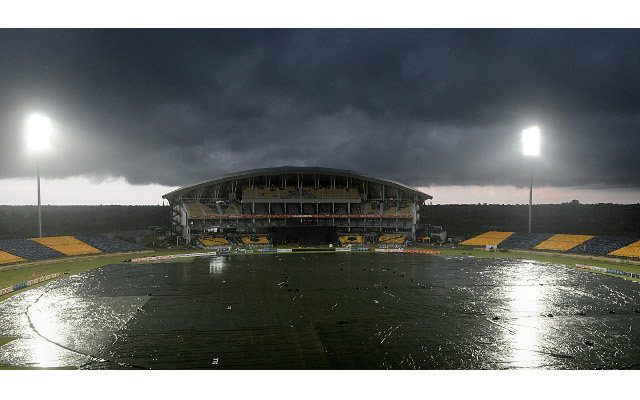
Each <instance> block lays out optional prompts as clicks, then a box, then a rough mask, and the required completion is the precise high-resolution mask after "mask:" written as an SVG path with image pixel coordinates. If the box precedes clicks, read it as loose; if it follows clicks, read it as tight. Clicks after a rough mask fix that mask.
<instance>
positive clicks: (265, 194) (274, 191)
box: [256, 187, 280, 199]
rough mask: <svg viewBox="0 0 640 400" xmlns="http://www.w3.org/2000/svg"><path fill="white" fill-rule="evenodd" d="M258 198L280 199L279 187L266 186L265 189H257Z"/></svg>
mask: <svg viewBox="0 0 640 400" xmlns="http://www.w3.org/2000/svg"><path fill="white" fill-rule="evenodd" d="M256 192H257V194H258V196H257V198H258V199H279V198H280V193H279V192H278V188H274V187H266V188H264V189H256Z"/></svg>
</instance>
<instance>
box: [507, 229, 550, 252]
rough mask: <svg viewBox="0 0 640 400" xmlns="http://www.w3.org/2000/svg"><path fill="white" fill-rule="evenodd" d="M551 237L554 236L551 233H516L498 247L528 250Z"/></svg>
mask: <svg viewBox="0 0 640 400" xmlns="http://www.w3.org/2000/svg"><path fill="white" fill-rule="evenodd" d="M551 236H553V235H551V234H549V233H525V232H516V233H514V234H513V235H511V236H509V237H508V238H506V239H505V240H504V241H503V242H501V243H500V244H499V245H498V247H501V248H508V249H523V250H525V249H526V250H528V249H532V248H534V247H535V246H537V245H539V244H540V243H542V242H544V241H545V240H547V239H549V238H550V237H551Z"/></svg>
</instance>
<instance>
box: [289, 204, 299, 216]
mask: <svg viewBox="0 0 640 400" xmlns="http://www.w3.org/2000/svg"><path fill="white" fill-rule="evenodd" d="M287 214H289V215H300V204H297V203H289V204H287Z"/></svg>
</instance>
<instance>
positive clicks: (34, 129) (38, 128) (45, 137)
mask: <svg viewBox="0 0 640 400" xmlns="http://www.w3.org/2000/svg"><path fill="white" fill-rule="evenodd" d="M50 132H51V120H49V118H47V117H45V116H43V115H38V114H33V115H31V116H29V118H28V119H27V145H28V147H29V149H30V150H31V151H33V152H34V153H35V155H36V176H37V179H38V235H39V237H42V206H41V203H40V162H39V157H38V156H39V154H40V152H41V151H42V150H44V149H46V148H47V147H49V133H50Z"/></svg>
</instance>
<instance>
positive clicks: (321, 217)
mask: <svg viewBox="0 0 640 400" xmlns="http://www.w3.org/2000/svg"><path fill="white" fill-rule="evenodd" d="M162 197H163V198H165V199H167V200H168V201H169V205H170V208H171V210H172V232H173V234H174V235H176V236H179V237H181V238H182V239H183V240H184V241H185V242H186V243H198V239H200V238H206V237H210V236H211V235H227V234H234V235H240V236H242V235H246V236H247V237H260V236H259V235H263V236H264V237H265V238H267V240H269V237H271V239H272V240H276V241H277V242H280V241H282V242H291V241H295V242H298V243H301V242H305V243H308V244H310V243H319V242H328V243H336V242H337V238H338V236H349V235H351V234H352V232H358V234H365V235H366V234H368V233H376V234H377V235H384V234H396V235H399V236H402V237H406V238H412V239H415V236H416V226H417V224H418V219H419V210H420V207H422V206H423V205H424V202H425V200H427V199H431V198H432V196H429V195H428V194H425V193H423V192H421V191H419V190H417V189H414V188H411V187H409V186H406V185H403V184H401V183H397V182H393V181H389V180H386V179H381V178H373V177H369V176H365V175H362V174H358V173H355V172H351V171H346V170H338V169H329V168H318V167H313V168H312V167H279V168H267V169H257V170H249V171H242V172H236V173H232V174H228V175H224V176H220V177H217V178H213V179H210V180H207V181H204V182H201V183H198V184H195V185H191V186H187V187H183V188H179V189H177V190H174V191H172V192H170V193H167V194H165V195H164V196H162Z"/></svg>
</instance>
